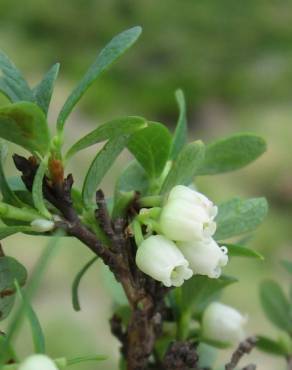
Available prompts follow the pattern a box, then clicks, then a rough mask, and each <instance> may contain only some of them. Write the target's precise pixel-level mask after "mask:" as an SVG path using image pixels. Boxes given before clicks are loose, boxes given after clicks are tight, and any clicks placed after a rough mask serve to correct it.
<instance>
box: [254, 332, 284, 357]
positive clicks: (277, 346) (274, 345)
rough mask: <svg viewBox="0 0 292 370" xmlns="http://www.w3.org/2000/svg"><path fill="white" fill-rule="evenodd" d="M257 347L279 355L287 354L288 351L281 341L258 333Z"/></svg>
mask: <svg viewBox="0 0 292 370" xmlns="http://www.w3.org/2000/svg"><path fill="white" fill-rule="evenodd" d="M256 347H257V348H258V349H259V350H261V351H263V352H266V353H269V354H273V355H277V356H286V355H287V352H286V351H285V349H284V348H283V346H282V345H281V343H279V342H277V341H275V340H274V339H270V338H268V337H264V336H262V335H257V342H256Z"/></svg>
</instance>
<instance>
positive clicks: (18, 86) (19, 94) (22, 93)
mask: <svg viewBox="0 0 292 370" xmlns="http://www.w3.org/2000/svg"><path fill="white" fill-rule="evenodd" d="M0 70H1V72H2V77H1V78H0V91H2V92H3V93H4V94H5V95H6V96H7V97H8V98H9V99H10V100H11V101H12V102H16V101H20V100H26V101H34V96H33V93H32V91H31V89H30V87H29V86H28V84H27V82H26V81H25V79H24V78H23V76H22V74H21V72H20V71H19V70H18V69H17V68H16V66H15V65H14V64H13V63H12V61H11V60H10V59H9V58H8V56H7V55H6V54H5V53H4V52H3V51H1V50H0Z"/></svg>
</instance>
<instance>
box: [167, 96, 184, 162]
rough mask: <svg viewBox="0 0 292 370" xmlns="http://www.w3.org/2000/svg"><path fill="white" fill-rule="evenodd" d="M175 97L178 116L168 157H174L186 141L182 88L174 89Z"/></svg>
mask: <svg viewBox="0 0 292 370" xmlns="http://www.w3.org/2000/svg"><path fill="white" fill-rule="evenodd" d="M175 98H176V101H177V104H178V108H179V117H178V121H177V125H176V129H175V132H174V135H173V139H172V145H171V151H170V158H171V159H176V157H177V156H178V154H179V153H180V151H181V150H182V148H183V146H184V145H185V144H186V142H187V135H188V133H187V117H186V102H185V97H184V93H183V91H182V90H180V89H179V90H176V92H175Z"/></svg>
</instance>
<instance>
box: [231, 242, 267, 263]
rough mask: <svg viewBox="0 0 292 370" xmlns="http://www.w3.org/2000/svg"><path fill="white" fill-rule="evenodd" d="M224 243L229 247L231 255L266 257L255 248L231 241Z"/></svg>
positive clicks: (261, 258)
mask: <svg viewBox="0 0 292 370" xmlns="http://www.w3.org/2000/svg"><path fill="white" fill-rule="evenodd" d="M224 245H225V246H226V247H227V249H228V256H230V257H248V258H258V259H260V260H263V259H264V257H263V255H262V254H260V253H259V252H257V251H254V250H253V249H249V248H246V247H243V246H242V245H238V244H229V243H224Z"/></svg>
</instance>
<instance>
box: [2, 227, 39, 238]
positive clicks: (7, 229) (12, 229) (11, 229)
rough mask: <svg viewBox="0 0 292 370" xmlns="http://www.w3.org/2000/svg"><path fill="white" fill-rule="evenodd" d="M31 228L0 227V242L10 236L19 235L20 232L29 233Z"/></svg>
mask: <svg viewBox="0 0 292 370" xmlns="http://www.w3.org/2000/svg"><path fill="white" fill-rule="evenodd" d="M31 230H32V228H31V227H30V226H22V225H20V226H7V227H3V226H2V227H0V240H2V239H5V238H7V237H8V236H10V235H13V234H16V233H21V232H29V231H31Z"/></svg>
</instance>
